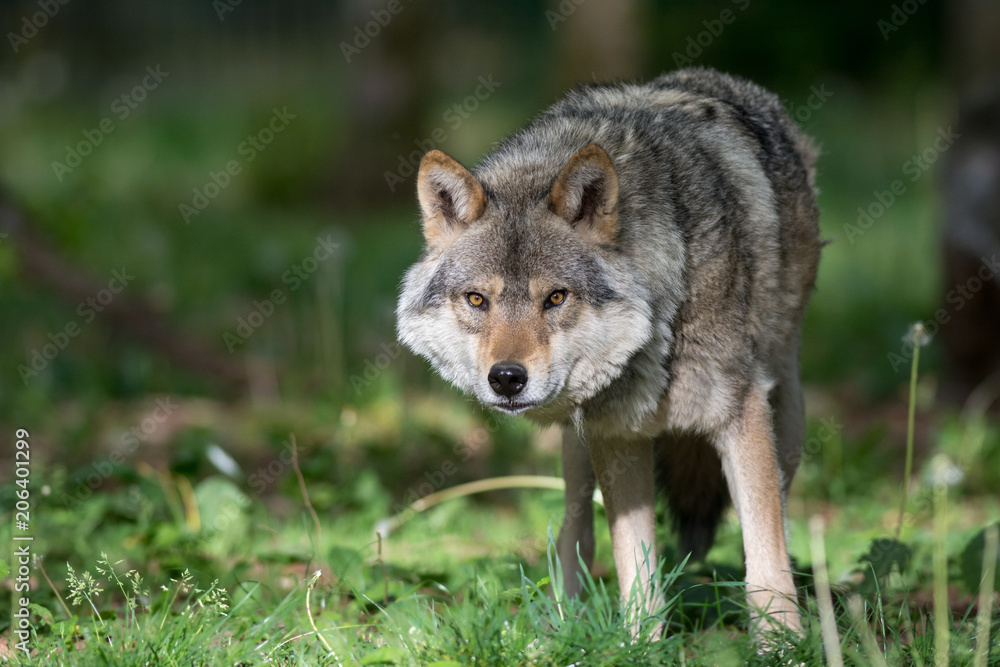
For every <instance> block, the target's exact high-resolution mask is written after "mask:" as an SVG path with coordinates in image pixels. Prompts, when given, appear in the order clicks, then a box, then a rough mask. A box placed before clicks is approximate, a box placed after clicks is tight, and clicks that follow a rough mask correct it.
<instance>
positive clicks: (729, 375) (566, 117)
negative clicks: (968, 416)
mask: <svg viewBox="0 0 1000 667" xmlns="http://www.w3.org/2000/svg"><path fill="white" fill-rule="evenodd" d="M589 144H597V145H599V146H600V147H601V148H603V149H604V151H606V153H607V155H608V156H609V157H610V159H611V161H612V163H613V165H614V170H615V172H616V173H617V177H618V185H619V197H618V209H617V210H618V226H617V232H616V234H615V236H614V238H613V240H611V242H608V243H593V242H591V241H588V240H585V239H583V238H581V236H580V235H579V234H577V233H576V230H575V228H574V227H573V226H572V225H571V224H567V223H566V222H565V221H562V220H560V219H557V218H556V217H555V216H554V215H553V213H552V209H551V202H550V193H551V192H552V189H553V184H554V183H555V181H556V178H557V176H559V174H560V172H561V171H562V169H563V168H564V167H565V166H566V165H567V163H568V162H569V161H570V159H571V158H573V156H574V155H575V154H576V153H577V151H579V150H580V149H581V148H583V147H584V146H587V145H589ZM814 160H815V151H814V150H813V148H812V144H811V142H810V141H809V139H808V138H807V137H806V136H805V135H804V134H803V133H802V132H801V130H800V129H799V128H798V127H797V126H796V125H795V124H794V123H793V122H792V121H791V119H790V118H789V117H788V115H787V114H786V113H785V111H784V109H783V108H782V105H781V103H780V102H779V100H778V98H777V97H776V96H775V95H773V94H772V93H769V92H767V91H766V90H764V89H763V88H761V87H759V86H757V85H755V84H753V83H751V82H749V81H746V80H744V79H740V78H738V77H734V76H729V75H725V74H721V73H718V72H715V71H713V70H709V69H685V70H680V71H676V72H673V73H670V74H667V75H664V76H661V77H659V78H657V79H655V80H653V81H650V82H648V83H642V84H614V85H587V86H581V87H579V88H578V89H576V90H574V91H572V92H570V93H569V94H568V95H567V96H566V97H565V98H564V99H563V100H561V101H560V102H558V103H556V104H555V105H554V106H552V107H551V108H550V109H548V110H547V111H545V112H543V113H542V114H541V115H540V116H538V117H537V118H536V119H535V120H534V121H533V122H531V123H530V124H529V125H528V126H527V127H525V128H524V129H523V130H522V131H520V132H518V133H516V134H514V135H513V136H511V137H509V138H508V139H506V140H505V141H503V142H502V143H500V145H499V146H498V147H497V148H496V149H495V150H494V151H492V152H491V153H490V154H489V155H488V156H486V157H485V158H484V159H483V161H482V162H481V164H480V165H479V166H478V168H477V169H475V171H474V172H473V175H474V176H475V179H476V180H477V181H478V182H479V183H480V184H481V186H482V190H483V193H484V194H485V197H486V206H485V211H484V212H483V214H482V215H481V217H479V218H478V219H477V220H475V221H473V222H471V223H470V224H469V225H468V228H467V229H465V230H464V231H463V232H462V233H461V234H460V235H459V236H458V237H457V239H456V240H455V241H454V242H452V243H451V244H450V245H449V246H447V247H446V248H429V249H428V250H427V252H425V254H424V256H423V257H422V258H421V260H420V261H419V262H418V263H417V264H415V265H414V266H413V267H412V268H411V269H410V270H409V272H408V273H407V275H406V277H405V279H404V284H403V289H402V294H401V297H400V302H399V307H398V311H397V314H398V319H399V336H400V340H401V341H402V342H403V343H405V344H406V345H407V346H408V347H410V348H411V349H412V350H414V351H415V352H417V353H418V354H421V355H423V356H425V357H427V358H428V359H429V360H431V362H432V363H433V364H434V366H435V367H436V368H437V369H438V371H439V372H441V374H442V375H443V376H444V377H446V378H447V379H449V380H450V381H452V382H454V383H455V384H456V385H457V386H459V387H460V388H461V389H463V390H464V391H466V392H468V393H469V394H471V395H473V396H475V397H476V398H478V399H479V400H480V401H482V402H483V403H485V404H486V405H489V406H491V407H494V408H497V409H500V410H504V411H506V412H509V413H514V414H520V413H525V414H526V415H527V416H528V417H529V418H532V419H533V420H535V421H537V422H539V423H553V422H556V423H560V424H562V425H564V426H569V427H575V428H576V429H577V431H578V433H579V434H580V436H582V439H583V440H584V441H585V442H586V441H587V440H589V439H592V438H597V439H600V438H616V439H655V442H656V451H657V457H658V471H659V475H658V480H659V481H660V483H661V484H665V485H666V487H667V488H666V489H665V491H666V493H667V496H668V499H669V500H670V506H671V509H672V513H673V515H674V518H675V521H676V523H677V526H678V528H679V529H680V532H681V540H682V546H683V548H685V549H687V550H692V551H695V552H696V553H703V552H704V551H705V550H706V549H707V548H708V546H710V544H711V542H712V539H713V536H714V533H715V527H716V524H717V523H718V521H719V518H720V516H721V514H722V509H723V507H724V505H725V502H726V496H727V494H726V485H725V481H724V479H723V476H722V468H721V465H720V462H719V455H718V454H717V453H716V452H715V451H714V450H713V449H712V445H713V444H715V443H716V442H717V440H718V438H717V436H718V435H719V434H720V433H721V432H723V431H724V430H725V429H726V428H727V427H728V426H729V425H731V424H732V423H733V421H734V420H736V419H738V418H739V416H740V414H741V411H742V410H743V406H744V402H745V400H746V397H747V395H748V394H749V393H750V392H751V391H753V390H754V388H763V391H764V392H766V393H767V396H768V400H769V402H770V405H771V407H772V410H773V416H772V420H773V421H772V423H773V429H774V435H775V438H774V440H775V455H776V458H777V460H778V465H779V469H780V472H781V476H782V496H784V494H785V493H786V492H787V489H788V484H789V483H790V481H791V478H792V475H793V474H794V471H795V469H796V467H797V465H798V461H799V456H800V452H801V447H802V441H803V429H804V426H803V424H804V421H803V420H804V417H803V401H802V392H801V388H800V384H799V365H798V352H799V336H800V325H801V321H802V316H803V311H804V308H805V305H806V301H807V299H808V296H809V294H810V292H811V290H812V289H813V284H814V279H815V275H816V269H817V264H818V261H819V255H820V247H821V241H820V238H819V231H818V210H817V207H816V201H815V189H814V170H813V163H814ZM494 278H498V279H499V280H500V283H499V284H502V286H503V287H502V292H500V293H499V294H498V295H497V297H496V298H495V299H494V302H495V303H496V308H497V311H496V312H497V314H496V317H500V316H501V315H502V316H503V317H504V318H506V319H505V321H506V322H511V321H527V320H529V319H531V318H536V319H538V322H540V323H535V324H528V325H526V326H529V327H532V331H536V333H537V340H538V341H541V342H540V343H539V345H541V346H544V351H543V352H537V354H536V352H531V351H529V352H530V354H529V357H530V355H531V354H536V356H538V358H540V359H543V361H542V362H539V363H538V364H537V368H532V369H531V370H532V373H531V376H530V379H529V381H528V386H527V387H526V388H525V390H524V392H525V401H526V402H527V406H525V405H521V404H520V403H517V404H515V403H514V402H508V403H507V404H505V403H504V402H503V401H502V400H500V399H498V397H497V396H495V395H494V394H493V393H492V392H491V390H490V387H489V384H488V382H487V381H486V378H485V374H486V371H487V370H488V366H489V364H490V363H493V362H494V361H497V360H496V359H490V358H489V354H488V353H486V352H484V351H483V350H482V349H480V348H479V347H478V346H479V345H480V344H481V343H480V341H481V340H482V336H483V335H484V331H487V329H488V327H489V326H493V325H489V324H484V322H485V320H483V321H480V320H476V319H470V318H473V315H469V314H467V313H465V312H464V311H463V309H468V304H467V303H466V301H465V300H466V295H467V294H468V293H469V292H475V291H479V290H480V289H484V288H482V287H481V285H482V284H483V282H484V281H488V280H490V279H494ZM532 280H542V281H549V282H548V283H546V284H551V285H557V286H564V287H565V288H567V289H568V291H569V293H570V295H571V297H572V298H574V299H576V301H573V302H572V303H570V301H567V303H566V306H567V307H570V306H571V307H573V308H577V309H578V310H577V311H574V312H576V313H577V315H573V316H572V317H570V316H569V315H565V314H564V315H560V317H564V319H562V320H559V321H558V322H556V321H554V320H553V321H551V322H550V321H549V320H546V319H544V318H547V317H550V315H549V314H546V313H548V311H545V313H542V312H541V311H539V309H538V304H537V303H535V302H534V301H533V300H532V299H533V297H532V293H531V291H530V289H529V284H530V283H531V281H532ZM536 311H537V312H536ZM566 312H570V311H569V310H567V311H566ZM539 313H541V314H539ZM474 316H475V317H478V315H474ZM491 316H493V315H491ZM539 318H541V319H539ZM532 322H534V320H532ZM531 358H534V357H531ZM533 380H534V381H535V385H532V381H533ZM533 392H534V393H533ZM671 480H673V481H672V482H671ZM783 500H784V498H782V502H783Z"/></svg>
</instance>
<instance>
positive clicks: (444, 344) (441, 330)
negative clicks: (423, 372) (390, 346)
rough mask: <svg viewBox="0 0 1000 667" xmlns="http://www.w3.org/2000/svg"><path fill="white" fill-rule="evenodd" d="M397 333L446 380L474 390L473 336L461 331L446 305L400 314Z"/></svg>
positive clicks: (474, 357) (474, 338)
mask: <svg viewBox="0 0 1000 667" xmlns="http://www.w3.org/2000/svg"><path fill="white" fill-rule="evenodd" d="M399 334H400V340H401V341H402V342H403V343H404V344H405V345H406V346H407V347H409V348H410V349H411V350H413V351H414V352H416V353H417V354H419V355H420V356H422V357H425V358H427V359H428V360H429V361H430V362H431V364H432V365H433V366H434V368H435V369H436V370H437V372H438V373H440V374H441V376H442V377H443V378H444V379H445V380H447V381H448V382H451V383H452V384H454V385H455V386H456V387H458V388H459V389H461V390H462V391H464V392H466V393H469V394H475V393H476V382H477V380H478V375H479V373H478V364H477V363H476V354H475V350H476V337H475V335H473V334H469V333H465V332H464V331H462V328H461V326H459V324H458V321H457V320H456V318H455V313H454V311H452V309H451V308H450V307H449V306H447V305H445V306H442V307H440V308H427V309H424V310H420V311H417V312H414V311H410V312H407V313H405V314H401V316H400V326H399Z"/></svg>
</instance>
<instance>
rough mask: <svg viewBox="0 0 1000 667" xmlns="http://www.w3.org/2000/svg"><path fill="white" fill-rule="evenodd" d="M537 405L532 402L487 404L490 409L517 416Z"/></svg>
mask: <svg viewBox="0 0 1000 667" xmlns="http://www.w3.org/2000/svg"><path fill="white" fill-rule="evenodd" d="M537 405H538V403H536V402H534V401H496V402H494V403H490V404H489V406H490V407H491V408H493V409H495V410H500V411H501V412H506V413H507V414H511V415H519V414H521V413H522V412H524V411H525V410H530V409H531V408H533V407H535V406H537Z"/></svg>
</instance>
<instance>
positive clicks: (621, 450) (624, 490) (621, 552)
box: [589, 439, 661, 630]
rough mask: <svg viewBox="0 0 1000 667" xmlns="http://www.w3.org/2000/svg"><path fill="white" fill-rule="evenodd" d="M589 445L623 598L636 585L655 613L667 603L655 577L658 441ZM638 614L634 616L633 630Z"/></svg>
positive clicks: (645, 607)
mask: <svg viewBox="0 0 1000 667" xmlns="http://www.w3.org/2000/svg"><path fill="white" fill-rule="evenodd" d="M589 445H590V456H591V460H592V461H593V464H594V472H595V473H596V474H597V480H598V482H599V483H600V485H601V493H602V494H603V495H604V508H605V510H606V512H607V515H608V525H609V526H610V528H611V548H612V550H613V551H614V555H615V567H616V568H617V569H618V584H619V587H620V591H621V596H622V599H623V600H629V598H630V596H631V593H632V591H633V590H636V591H637V593H638V594H639V595H640V596H641V600H642V601H643V611H644V612H645V613H646V614H653V613H655V612H656V611H658V608H659V606H660V604H661V595H660V587H659V585H658V583H657V582H655V581H653V577H652V575H653V572H654V571H655V569H656V547H655V544H654V529H655V516H654V512H653V502H654V500H655V498H654V493H655V491H654V486H653V443H652V441H651V440H603V439H600V440H598V439H594V440H592V441H591V442H590V443H589ZM647 556H648V557H647ZM636 620H637V619H635V618H632V619H630V621H631V623H632V627H633V630H635V629H637V625H636Z"/></svg>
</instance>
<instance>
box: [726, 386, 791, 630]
mask: <svg viewBox="0 0 1000 667" xmlns="http://www.w3.org/2000/svg"><path fill="white" fill-rule="evenodd" d="M773 438H774V436H773V432H772V428H771V412H770V408H769V407H768V404H767V399H766V398H764V397H763V395H762V394H761V393H759V392H758V391H752V392H751V393H750V395H749V396H748V398H747V399H746V403H745V404H744V406H743V413H742V414H741V415H740V417H739V419H737V420H736V421H735V422H734V423H733V424H731V425H730V426H729V428H728V430H727V431H726V432H725V433H724V434H723V435H722V437H721V438H720V442H719V445H720V446H719V454H720V455H721V457H722V466H723V470H724V471H725V473H726V480H727V481H728V483H729V492H730V495H731V496H732V499H733V504H734V505H735V506H736V512H737V514H739V517H740V525H741V527H742V528H743V550H744V551H745V552H746V559H747V562H746V565H747V597H748V599H749V602H750V618H751V625H752V626H753V627H754V630H755V631H758V632H759V631H761V630H768V629H773V628H774V626H775V624H776V623H780V624H782V625H785V626H787V627H789V628H791V629H793V630H799V629H801V627H802V625H801V621H800V619H799V612H798V608H797V606H796V604H795V585H794V584H793V582H792V573H791V568H790V565H789V562H788V548H787V546H786V545H785V522H784V518H785V511H784V510H785V508H784V502H783V500H782V494H781V474H780V473H779V471H778V461H777V458H776V456H775V451H774V439H773Z"/></svg>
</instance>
